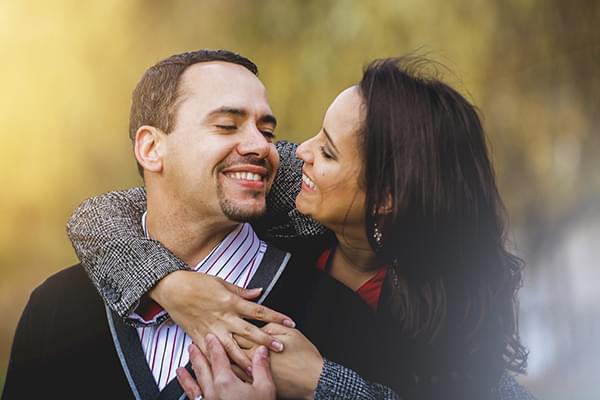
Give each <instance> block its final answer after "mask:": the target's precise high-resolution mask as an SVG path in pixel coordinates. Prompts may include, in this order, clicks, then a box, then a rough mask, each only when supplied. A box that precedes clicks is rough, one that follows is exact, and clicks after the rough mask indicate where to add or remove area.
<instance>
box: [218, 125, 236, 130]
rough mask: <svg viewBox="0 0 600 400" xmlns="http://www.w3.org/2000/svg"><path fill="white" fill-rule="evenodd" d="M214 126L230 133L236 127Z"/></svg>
mask: <svg viewBox="0 0 600 400" xmlns="http://www.w3.org/2000/svg"><path fill="white" fill-rule="evenodd" d="M215 126H216V127H217V128H219V129H225V130H227V131H232V130H234V129H237V126H235V125H215Z"/></svg>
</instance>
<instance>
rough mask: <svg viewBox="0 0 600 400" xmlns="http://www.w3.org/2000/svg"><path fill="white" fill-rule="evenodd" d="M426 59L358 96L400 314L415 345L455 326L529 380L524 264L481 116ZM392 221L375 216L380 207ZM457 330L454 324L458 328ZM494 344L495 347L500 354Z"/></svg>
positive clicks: (367, 84) (372, 74)
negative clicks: (521, 301) (515, 249)
mask: <svg viewBox="0 0 600 400" xmlns="http://www.w3.org/2000/svg"><path fill="white" fill-rule="evenodd" d="M430 66H431V63H430V62H429V61H427V60H425V59H423V58H420V57H414V56H409V57H403V58H390V59H382V60H376V61H374V62H372V63H371V64H369V65H368V66H367V67H366V68H365V70H364V74H363V77H362V80H361V82H360V84H359V88H360V91H361V94H362V97H363V103H364V107H365V115H366V116H365V120H364V122H363V127H362V130H361V139H360V140H361V147H362V157H363V160H364V171H363V178H364V182H363V184H364V187H365V188H366V204H367V207H366V221H367V234H368V237H369V238H372V237H373V227H374V224H375V223H377V225H378V226H379V228H380V229H381V230H382V233H383V241H382V243H380V244H378V243H376V242H375V240H372V241H371V246H372V247H373V248H374V249H376V251H377V253H378V254H379V256H380V257H381V258H382V261H383V262H385V263H388V265H392V267H391V269H390V274H389V275H390V277H391V279H388V281H389V284H391V286H392V296H391V309H392V311H393V313H394V314H395V315H396V316H397V317H398V319H399V320H400V322H401V326H402V329H403V331H404V332H405V333H407V334H409V335H413V336H423V335H425V337H427V338H428V339H429V340H431V341H435V340H436V338H438V337H439V335H440V334H442V332H444V333H443V334H447V332H448V330H449V329H450V328H449V326H451V325H456V326H459V325H460V326H461V329H463V330H462V331H461V332H463V333H464V335H466V336H476V335H479V337H481V335H484V336H485V335H488V333H489V335H492V336H494V337H495V338H498V340H496V341H495V342H498V343H499V344H493V345H494V346H496V345H499V346H502V354H503V356H504V360H505V362H506V365H505V367H507V368H508V369H510V370H513V371H516V372H524V370H525V367H526V361H527V352H526V350H525V348H524V347H523V346H522V345H521V343H520V340H519V335H518V325H517V298H516V295H517V291H518V289H519V288H520V286H521V280H522V268H523V262H522V261H521V260H520V259H519V258H517V257H516V256H514V255H513V254H511V253H510V252H509V251H508V250H507V243H506V231H505V226H504V225H505V224H504V215H505V211H504V206H503V204H502V201H501V198H500V195H499V193H498V189H497V186H496V179H495V174H494V170H493V168H492V163H491V161H490V156H489V151H488V146H487V142H486V136H485V134H484V131H483V128H482V124H481V120H480V118H479V115H478V112H477V110H476V108H475V107H474V106H473V105H472V104H471V103H470V102H469V101H467V100H466V99H465V98H464V97H463V96H462V95H461V94H459V93H458V92H457V91H456V90H454V89H453V88H451V87H450V86H449V85H447V84H445V83H444V82H442V81H441V80H440V79H438V78H437V77H436V75H427V73H426V71H429V70H430V68H429V67H430ZM386 204H387V205H391V209H390V210H389V212H387V211H386V212H383V213H382V212H376V211H377V210H381V206H382V205H386ZM457 319H458V320H459V321H456V320H457ZM495 342H494V343H495Z"/></svg>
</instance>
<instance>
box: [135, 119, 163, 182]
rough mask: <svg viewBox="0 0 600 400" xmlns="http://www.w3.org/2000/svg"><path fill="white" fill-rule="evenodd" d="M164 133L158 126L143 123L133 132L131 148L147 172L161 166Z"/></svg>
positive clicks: (159, 170) (158, 168) (158, 171)
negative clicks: (133, 137)
mask: <svg viewBox="0 0 600 400" xmlns="http://www.w3.org/2000/svg"><path fill="white" fill-rule="evenodd" d="M164 137H165V134H164V133H163V132H162V131H161V130H160V129H158V128H155V127H153V126H148V125H143V126H141V127H140V128H139V129H138V130H137V132H136V133H135V139H134V144H133V149H134V152H135V158H136V159H137V161H138V163H139V164H140V165H141V166H142V167H143V168H144V170H146V171H148V172H154V173H160V172H161V171H162V168H163V156H164Z"/></svg>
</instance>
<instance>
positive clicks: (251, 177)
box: [227, 172, 263, 181]
mask: <svg viewBox="0 0 600 400" xmlns="http://www.w3.org/2000/svg"><path fill="white" fill-rule="evenodd" d="M227 176H228V177H230V178H233V179H239V180H244V181H262V179H263V178H262V176H261V175H259V174H255V173H252V172H230V173H228V174H227Z"/></svg>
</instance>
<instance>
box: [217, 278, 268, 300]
mask: <svg viewBox="0 0 600 400" xmlns="http://www.w3.org/2000/svg"><path fill="white" fill-rule="evenodd" d="M223 285H225V287H226V288H227V289H228V290H229V291H230V292H232V293H235V294H237V295H238V296H240V297H242V298H244V299H247V300H252V299H255V298H257V297H258V296H260V294H261V293H262V288H254V289H244V288H242V287H239V286H237V285H234V284H232V283H229V282H226V281H223Z"/></svg>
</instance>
